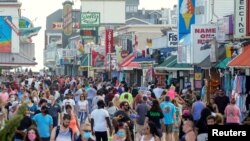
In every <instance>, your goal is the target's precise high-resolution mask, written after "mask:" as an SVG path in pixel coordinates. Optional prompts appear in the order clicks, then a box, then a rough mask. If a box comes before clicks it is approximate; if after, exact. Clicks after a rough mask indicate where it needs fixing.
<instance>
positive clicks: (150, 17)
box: [126, 10, 162, 24]
mask: <svg viewBox="0 0 250 141" xmlns="http://www.w3.org/2000/svg"><path fill="white" fill-rule="evenodd" d="M155 15H157V16H155ZM161 17H162V15H161V10H145V13H143V10H138V11H137V12H131V13H130V12H127V13H126V19H130V18H137V19H141V20H143V21H146V22H149V23H151V24H158V23H157V22H158V21H159V18H161ZM157 19H158V20H157Z"/></svg>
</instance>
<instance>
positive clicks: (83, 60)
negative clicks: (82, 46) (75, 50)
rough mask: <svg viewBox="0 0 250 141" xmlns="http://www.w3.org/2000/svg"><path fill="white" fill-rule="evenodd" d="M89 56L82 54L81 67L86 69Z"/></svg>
mask: <svg viewBox="0 0 250 141" xmlns="http://www.w3.org/2000/svg"><path fill="white" fill-rule="evenodd" d="M88 56H89V54H83V55H82V59H81V66H85V67H88V66H89V57H88Z"/></svg>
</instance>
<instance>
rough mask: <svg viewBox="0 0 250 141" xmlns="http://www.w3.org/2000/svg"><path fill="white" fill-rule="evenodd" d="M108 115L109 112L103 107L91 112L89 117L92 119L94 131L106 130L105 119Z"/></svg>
mask: <svg viewBox="0 0 250 141" xmlns="http://www.w3.org/2000/svg"><path fill="white" fill-rule="evenodd" d="M107 117H109V113H108V111H107V110H105V109H95V110H94V111H93V112H92V113H91V119H93V120H94V131H95V132H105V131H107V128H108V127H107V121H106V118H107Z"/></svg>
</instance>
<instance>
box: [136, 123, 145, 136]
mask: <svg viewBox="0 0 250 141" xmlns="http://www.w3.org/2000/svg"><path fill="white" fill-rule="evenodd" d="M143 127H144V126H143V125H139V124H136V126H135V128H136V133H139V134H142V131H143Z"/></svg>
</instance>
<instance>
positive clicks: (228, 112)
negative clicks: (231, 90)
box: [225, 105, 241, 123]
mask: <svg viewBox="0 0 250 141" xmlns="http://www.w3.org/2000/svg"><path fill="white" fill-rule="evenodd" d="M240 115H241V114H240V108H239V107H238V106H236V105H228V106H227V107H226V109H225V116H226V119H227V123H240Z"/></svg>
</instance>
